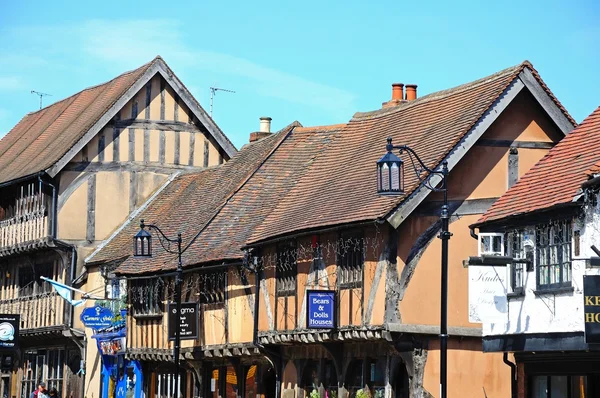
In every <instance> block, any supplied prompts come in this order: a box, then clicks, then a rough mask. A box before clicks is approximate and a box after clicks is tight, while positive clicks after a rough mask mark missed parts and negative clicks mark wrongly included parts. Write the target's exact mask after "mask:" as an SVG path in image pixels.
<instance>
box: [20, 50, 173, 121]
mask: <svg viewBox="0 0 600 398" xmlns="http://www.w3.org/2000/svg"><path fill="white" fill-rule="evenodd" d="M158 59H161V60H162V58H161V57H160V55H158V56H156V57H155V58H154V59H152V61H150V62H147V63H145V64H143V65H142V66H139V67H137V68H135V69H131V70H128V71H127V72H123V73H121V74H120V75H117V76H115V77H113V78H112V79H110V80H107V81H105V82H103V83H98V84H94V85H93V86H88V87H86V88H84V89H81V90H79V91H77V92H76V93H74V94H71V95H69V96H68V97H65V98H63V99H61V100H58V101H56V102H53V103H52V104H50V105H46V106H45V107H43V108H41V109H38V110H35V111H31V112H29V113H27V114H26V115H25V116H29V115H35V114H36V113H38V112H40V111H43V110H47V109H48V108H50V107H52V106H54V105H57V104H60V103H61V102H64V101H66V100H68V99H69V98H73V97H76V96H78V95H80V94H82V93H84V92H85V91H88V90H92V89H94V88H98V87H101V86H104V85H107V84H110V83H112V82H113V81H115V80H117V79H120V78H122V77H125V76H127V75H130V74H132V73H135V72H137V71H139V70H140V69H143V68H146V67H150V66H151V65H152V64H153V63H154V62H156V61H157V60H158ZM17 125H18V123H17V124H16V125H15V126H17Z"/></svg>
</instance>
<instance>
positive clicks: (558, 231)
mask: <svg viewBox="0 0 600 398" xmlns="http://www.w3.org/2000/svg"><path fill="white" fill-rule="evenodd" d="M571 230H572V228H571V221H559V222H553V223H550V224H547V225H542V226H538V227H537V228H536V234H535V235H536V249H537V288H538V289H555V288H559V287H568V286H571V234H572V231H571Z"/></svg>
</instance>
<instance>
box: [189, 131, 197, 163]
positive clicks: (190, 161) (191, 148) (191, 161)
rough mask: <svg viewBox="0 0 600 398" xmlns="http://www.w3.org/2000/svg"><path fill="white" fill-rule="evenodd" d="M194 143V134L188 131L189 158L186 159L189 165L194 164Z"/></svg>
mask: <svg viewBox="0 0 600 398" xmlns="http://www.w3.org/2000/svg"><path fill="white" fill-rule="evenodd" d="M195 144H196V134H194V133H193V132H190V158H189V159H188V164H189V165H190V166H193V165H194V146H195Z"/></svg>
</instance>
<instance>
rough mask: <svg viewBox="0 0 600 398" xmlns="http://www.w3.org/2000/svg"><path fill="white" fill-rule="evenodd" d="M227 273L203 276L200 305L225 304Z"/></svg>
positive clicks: (201, 278)
mask: <svg viewBox="0 0 600 398" xmlns="http://www.w3.org/2000/svg"><path fill="white" fill-rule="evenodd" d="M225 279H226V274H225V272H213V273H208V274H201V275H200V281H201V284H202V288H201V289H200V303H202V304H219V303H224V302H225V286H226V283H225V282H226V280H225Z"/></svg>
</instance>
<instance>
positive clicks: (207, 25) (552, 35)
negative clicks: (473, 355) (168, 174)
mask: <svg viewBox="0 0 600 398" xmlns="http://www.w3.org/2000/svg"><path fill="white" fill-rule="evenodd" d="M370 3H372V4H371V5H367V2H365V1H344V2H341V1H318V2H317V1H299V2H285V1H284V2H282V1H237V2H231V1H229V2H225V1H194V2H190V3H189V4H180V2H175V1H153V0H146V1H144V2H139V3H137V2H133V1H106V0H105V1H102V2H87V1H63V2H60V3H59V2H51V1H47V2H33V1H27V0H23V1H10V2H5V3H4V4H3V5H2V11H1V12H0V136H1V135H3V134H4V133H6V132H7V131H9V130H10V129H11V128H12V126H14V125H15V124H16V123H17V122H18V121H19V119H20V118H21V117H22V116H23V115H25V114H26V113H27V112H29V111H33V110H36V109H37V108H38V98H37V97H36V96H34V95H32V94H31V93H30V91H31V90H37V91H41V92H45V93H51V94H52V95H53V96H52V97H48V98H46V99H45V100H46V103H50V102H53V101H56V100H59V99H62V98H64V97H66V96H69V95H71V94H73V93H75V92H77V91H79V90H81V89H83V88H85V87H88V86H90V85H95V84H98V83H101V82H103V81H106V80H109V79H111V78H112V77H114V76H116V75H118V74H119V73H121V72H124V71H126V70H129V69H133V68H135V67H137V66H139V65H141V64H143V63H145V62H148V61H149V60H151V59H152V58H153V57H154V56H156V55H157V54H160V55H161V56H163V58H164V59H165V60H166V61H167V63H168V64H169V65H170V66H171V67H172V68H173V70H174V71H175V73H176V74H177V75H178V76H179V77H180V78H181V79H182V80H183V82H184V83H185V84H186V85H187V86H188V87H189V88H190V90H191V91H192V94H194V95H195V96H196V98H198V100H199V101H200V103H201V104H202V105H203V106H204V107H205V109H206V110H207V111H208V103H209V87H210V86H211V85H217V86H219V87H223V88H227V89H232V90H235V91H236V93H235V94H228V93H218V94H217V96H216V98H215V113H214V118H215V120H216V121H217V123H218V124H219V125H220V126H221V128H222V129H223V130H224V131H225V133H226V134H227V135H228V136H229V137H230V138H231V139H232V140H233V142H234V143H235V144H236V146H238V148H239V147H241V146H242V145H243V144H244V143H246V142H247V140H248V135H249V133H250V132H251V131H255V130H257V129H258V118H259V117H260V116H271V117H272V118H273V128H274V129H278V128H281V127H283V126H285V125H286V124H288V123H290V122H292V121H293V120H299V121H300V122H301V123H302V124H304V125H305V126H308V125H321V124H331V123H340V122H345V121H348V120H349V119H350V118H351V117H352V114H353V113H354V112H356V111H367V110H373V109H377V108H379V107H380V106H381V103H382V102H383V101H386V100H388V99H389V98H390V95H391V86H390V85H391V83H393V82H396V81H397V82H403V83H416V84H418V85H419V89H418V91H419V94H420V95H423V94H426V93H429V92H432V91H437V90H441V89H445V88H448V87H452V86H455V85H458V84H461V83H465V82H468V81H471V80H474V79H477V78H479V77H483V76H486V75H488V74H491V73H493V72H495V71H497V70H500V69H503V68H506V67H508V66H511V65H514V64H518V63H520V62H522V61H523V60H525V59H528V60H530V61H531V62H532V63H533V65H534V66H535V67H536V69H537V70H538V71H539V72H540V73H541V75H542V78H543V79H544V80H545V81H546V83H547V84H548V85H549V87H550V88H551V90H553V92H554V93H555V94H556V96H557V97H558V98H559V100H560V101H561V102H562V103H563V104H564V105H565V107H566V108H567V109H568V110H569V112H571V114H572V115H573V116H574V117H575V119H576V120H577V121H578V122H579V121H581V120H582V119H583V118H584V117H585V116H587V115H588V114H589V113H591V112H592V111H593V110H594V109H595V108H596V107H597V106H599V105H600V78H599V76H600V23H599V21H600V2H598V1H593V0H586V1H577V0H573V1H570V2H564V1H561V2H556V1H548V0H547V1H535V2H521V1H519V2H509V1H495V2H489V1H458V2H457V1H452V2H439V3H437V4H433V2H416V1H399V0H394V1H389V2H387V1H386V2H381V1H380V2H375V1H373V2H370ZM425 4H427V5H425Z"/></svg>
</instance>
